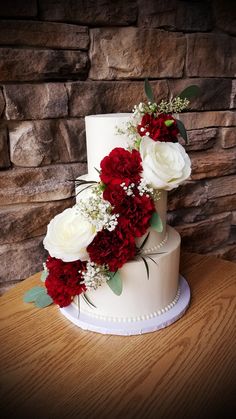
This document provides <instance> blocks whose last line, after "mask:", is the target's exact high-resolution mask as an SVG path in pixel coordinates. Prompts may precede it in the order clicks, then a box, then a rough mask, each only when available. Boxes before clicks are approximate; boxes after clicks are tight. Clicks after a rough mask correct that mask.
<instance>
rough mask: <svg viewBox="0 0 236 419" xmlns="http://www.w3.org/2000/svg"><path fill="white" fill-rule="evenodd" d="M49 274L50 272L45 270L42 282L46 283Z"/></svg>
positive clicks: (41, 278)
mask: <svg viewBox="0 0 236 419" xmlns="http://www.w3.org/2000/svg"><path fill="white" fill-rule="evenodd" d="M48 274H49V272H48V270H47V269H44V271H43V272H42V274H41V277H40V280H41V281H42V282H45V281H46V279H47V277H48Z"/></svg>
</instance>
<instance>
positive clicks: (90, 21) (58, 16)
mask: <svg viewBox="0 0 236 419" xmlns="http://www.w3.org/2000/svg"><path fill="white" fill-rule="evenodd" d="M39 10H40V17H41V18H42V19H45V20H52V21H67V22H77V23H81V24H84V25H92V26H100V25H101V26H104V25H108V26H110V25H114V26H119V25H122V26H123V25H129V24H132V23H135V22H136V19H137V5H136V1H135V0H129V1H124V0H116V1H113V0H89V1H83V0H67V1H64V0H39Z"/></svg>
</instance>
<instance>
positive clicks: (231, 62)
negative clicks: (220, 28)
mask: <svg viewBox="0 0 236 419" xmlns="http://www.w3.org/2000/svg"><path fill="white" fill-rule="evenodd" d="M187 45H188V48H187V55H186V75H187V76H189V77H221V76H222V75H224V77H234V76H235V73H236V39H235V38H233V37H232V36H228V35H225V34H221V33H205V34H200V33H197V34H188V35H187Z"/></svg>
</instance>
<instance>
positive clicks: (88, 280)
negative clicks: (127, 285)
mask: <svg viewBox="0 0 236 419" xmlns="http://www.w3.org/2000/svg"><path fill="white" fill-rule="evenodd" d="M79 273H81V276H82V279H83V280H82V281H81V284H84V285H85V286H86V288H87V290H88V291H90V290H96V289H97V288H98V287H100V286H101V285H102V284H104V283H105V282H107V280H109V279H110V272H109V270H108V268H107V267H106V266H105V265H97V264H96V263H94V262H90V261H89V262H87V266H86V271H80V272H79Z"/></svg>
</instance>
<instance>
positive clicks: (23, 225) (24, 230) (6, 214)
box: [0, 199, 75, 244]
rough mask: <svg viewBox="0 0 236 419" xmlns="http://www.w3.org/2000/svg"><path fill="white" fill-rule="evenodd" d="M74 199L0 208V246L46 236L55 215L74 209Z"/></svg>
mask: <svg viewBox="0 0 236 419" xmlns="http://www.w3.org/2000/svg"><path fill="white" fill-rule="evenodd" d="M74 203H75V200H73V199H64V200H60V201H54V202H46V203H45V202H44V203H33V204H21V205H19V204H18V205H6V206H4V207H2V208H0V233H1V234H0V244H5V243H14V242H18V241H22V240H25V239H29V238H32V237H37V236H41V235H42V234H46V229H47V224H48V223H49V222H50V220H51V219H52V218H53V217H55V215H57V214H59V213H60V212H62V211H64V209H66V208H69V207H72V206H73V205H74Z"/></svg>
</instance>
